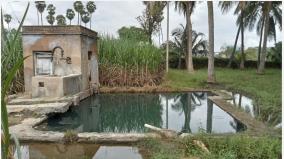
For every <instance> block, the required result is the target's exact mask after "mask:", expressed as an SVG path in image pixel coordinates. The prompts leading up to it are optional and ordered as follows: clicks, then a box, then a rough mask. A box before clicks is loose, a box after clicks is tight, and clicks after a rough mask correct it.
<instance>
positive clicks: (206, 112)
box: [38, 92, 244, 133]
mask: <svg viewBox="0 0 284 159" xmlns="http://www.w3.org/2000/svg"><path fill="white" fill-rule="evenodd" d="M145 123H147V124H151V125H154V126H157V127H162V128H168V129H172V130H175V131H178V132H188V133H196V132H199V131H205V132H208V133H211V132H214V133H227V132H238V131H241V129H239V127H244V126H243V125H242V124H241V123H240V122H238V121H237V120H235V119H234V118H232V117H231V116H230V115H229V114H227V113H226V112H224V111H223V110H221V109H220V108H219V107H218V106H216V105H215V104H214V103H213V102H212V101H211V100H208V99H207V93H205V92H187V93H163V94H149V93H148V94H99V95H96V96H93V97H90V98H88V99H86V100H84V101H82V102H81V103H80V106H78V107H74V108H72V109H71V110H69V111H68V112H67V113H64V114H57V115H55V116H53V117H51V118H49V119H48V121H47V122H45V123H44V124H42V125H40V126H39V127H38V129H41V130H53V131H54V130H55V131H66V130H68V129H75V130H77V131H78V132H122V133H124V132H145V131H146V130H145V128H144V124H145Z"/></svg>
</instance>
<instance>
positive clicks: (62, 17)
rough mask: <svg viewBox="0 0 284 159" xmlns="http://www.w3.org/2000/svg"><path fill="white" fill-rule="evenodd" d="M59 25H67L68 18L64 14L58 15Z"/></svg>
mask: <svg viewBox="0 0 284 159" xmlns="http://www.w3.org/2000/svg"><path fill="white" fill-rule="evenodd" d="M56 20H57V25H66V18H65V17H64V16H63V15H57V16H56Z"/></svg>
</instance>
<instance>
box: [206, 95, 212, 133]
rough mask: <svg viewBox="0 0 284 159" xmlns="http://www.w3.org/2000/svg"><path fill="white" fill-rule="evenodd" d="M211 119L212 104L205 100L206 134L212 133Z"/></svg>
mask: <svg viewBox="0 0 284 159" xmlns="http://www.w3.org/2000/svg"><path fill="white" fill-rule="evenodd" d="M212 117H213V102H212V101H211V100H210V99H207V122H206V131H207V133H211V132H212Z"/></svg>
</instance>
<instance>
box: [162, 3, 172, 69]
mask: <svg viewBox="0 0 284 159" xmlns="http://www.w3.org/2000/svg"><path fill="white" fill-rule="evenodd" d="M169 3H170V2H167V48H166V72H167V73H168V72H169V39H170V38H169V37H170V20H169V18H170V13H169V12H170V5H169ZM160 28H162V27H161V23H160ZM162 35H163V33H162Z"/></svg>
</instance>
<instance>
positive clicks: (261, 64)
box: [257, 1, 272, 74]
mask: <svg viewBox="0 0 284 159" xmlns="http://www.w3.org/2000/svg"><path fill="white" fill-rule="evenodd" d="M265 3H266V5H267V8H266V11H265V16H264V18H265V22H264V34H263V45H262V50H261V57H260V62H259V66H258V69H257V73H259V74H263V73H264V68H265V58H266V49H267V48H266V47H267V36H268V30H269V12H270V8H271V3H272V2H271V1H267V2H265Z"/></svg>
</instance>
